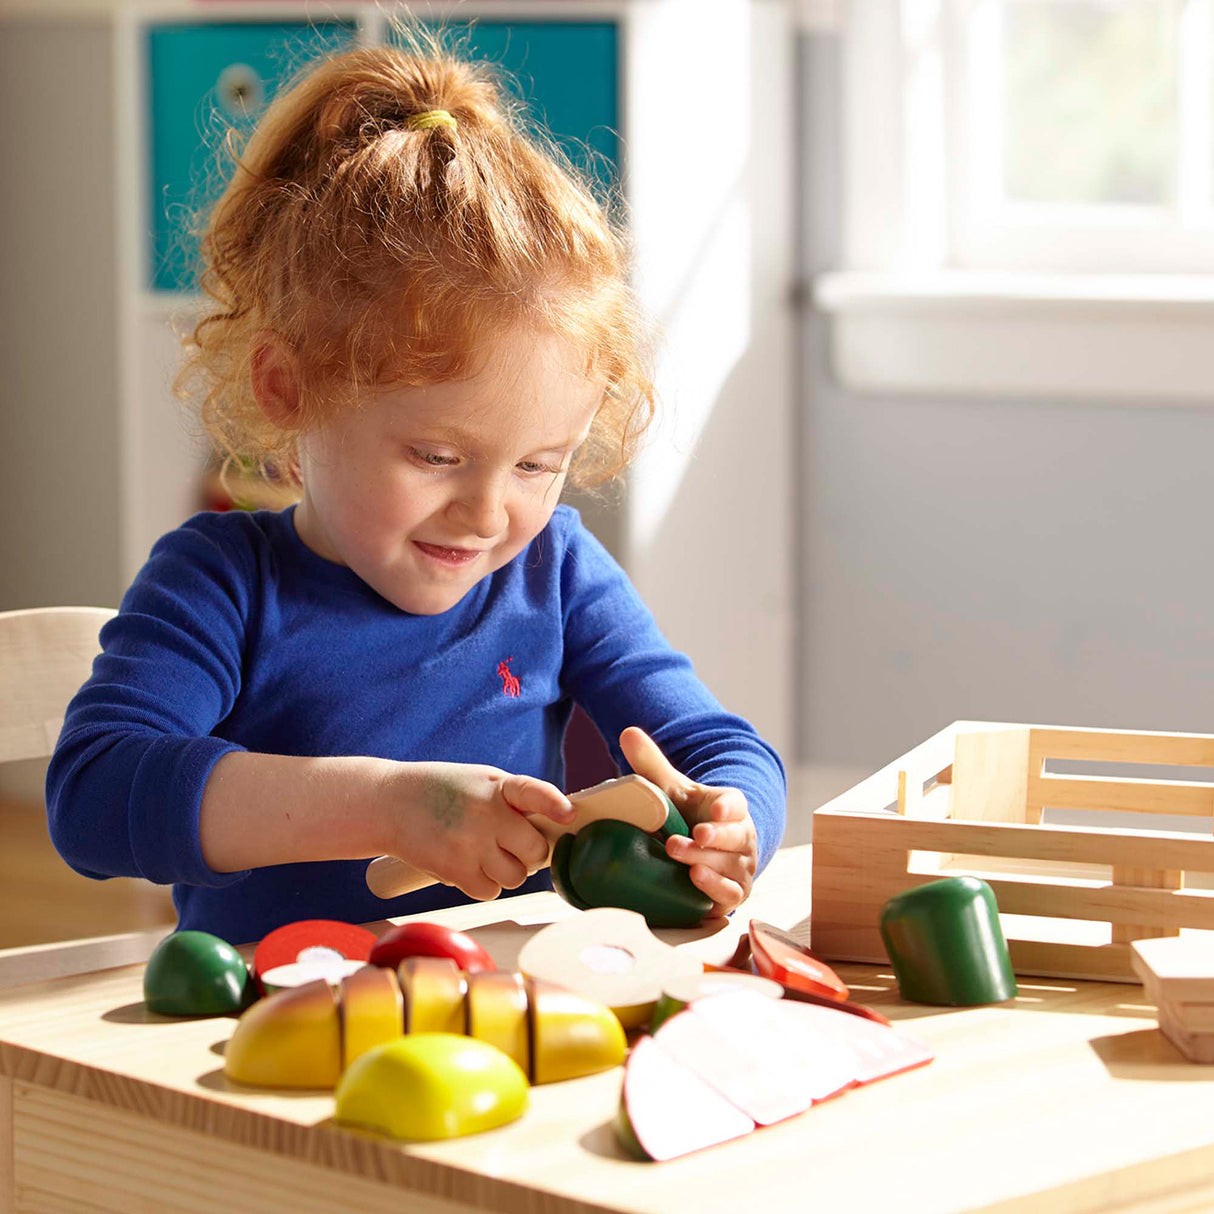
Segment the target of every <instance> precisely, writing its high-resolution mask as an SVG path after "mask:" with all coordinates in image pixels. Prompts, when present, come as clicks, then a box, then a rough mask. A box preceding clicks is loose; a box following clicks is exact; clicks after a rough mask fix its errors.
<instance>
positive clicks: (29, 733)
mask: <svg viewBox="0 0 1214 1214" xmlns="http://www.w3.org/2000/svg"><path fill="white" fill-rule="evenodd" d="M114 614H115V612H113V611H111V610H110V609H109V608H106V607H36V608H34V609H32V610H30V611H3V612H0V763H12V762H15V761H16V760H18V759H45V758H47V757H49V756H50V754H51V753H52V752H53V751H54V749H55V742H56V741H57V740H58V737H59V731H60V729H61V728H62V727H63V714H64V712H65V711H66V710H67V706H68V702H69V701H70V700H71V698H72V696H73V695H75V693H76V692H77V691H78V690H79V689H80V685H81V684H82V683H83V682H84V681H85V679H87V678H88V677H89V674H90V673H91V671H92V667H93V659H94V658H95V657H96V656H97V654H98V653H99V652H100V651H101V644H100V642H99V641H98V639H97V634H98V633H99V632H100V631H101V626H102V624H104V623H105V622H106V620H108V619H110V618H111V617H112V616H113V615H114Z"/></svg>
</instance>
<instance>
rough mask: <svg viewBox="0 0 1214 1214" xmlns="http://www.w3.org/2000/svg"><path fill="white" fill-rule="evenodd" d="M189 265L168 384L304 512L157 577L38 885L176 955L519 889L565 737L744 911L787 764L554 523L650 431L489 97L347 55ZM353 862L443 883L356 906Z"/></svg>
mask: <svg viewBox="0 0 1214 1214" xmlns="http://www.w3.org/2000/svg"><path fill="white" fill-rule="evenodd" d="M203 251H204V257H205V260H206V264H207V272H206V275H205V278H204V283H205V285H206V287H207V290H208V293H209V295H210V297H211V298H212V300H213V307H212V308H211V310H210V313H209V315H207V316H206V317H205V318H204V319H203V320H202V321H201V323H200V324H199V325H198V326H197V328H196V330H195V332H194V334H193V338H192V339H191V341H190V342H189V343H188V347H189V353H188V359H187V364H186V368H185V374H187V375H190V376H193V377H195V378H199V379H200V380H201V382H202V384H203V386H204V393H203V395H204V402H203V418H204V421H205V423H206V426H207V428H208V431H209V433H210V434H211V435H212V437H213V438H214V439H215V440H216V442H217V443H218V444H219V446H220V447H221V449H223V450H225V451H226V452H227V453H228V454H229V455H232V456H238V457H241V458H243V459H256V460H260V461H262V462H263V463H270V462H272V463H274V464H275V465H276V466H277V467H278V468H279V469H287V470H289V472H290V474H291V475H292V476H293V477H294V478H296V479H297V481H298V484H299V487H300V491H301V500H300V501H299V504H298V506H295V507H292V508H290V509H287V510H285V511H283V512H281V513H272V512H268V511H263V512H257V513H252V514H246V513H240V512H233V513H230V514H200V515H197V516H195V517H194V518H192V519H190V520H189V521H188V522H187V523H185V524H184V525H183V526H182V527H180V528H179V529H178V530H176V531H174V532H172V533H170V534H169V535H167V536H165V537H164V538H163V539H161V540H160V541H159V542H158V543H157V545H156V546H155V547H154V549H153V550H152V553H151V556H150V558H149V560H148V562H147V564H146V565H145V566H144V568H143V570H142V571H141V572H140V573H139V575H138V577H137V578H136V579H135V582H134V584H133V585H132V586H131V588H130V590H129V591H128V592H127V594H126V596H125V597H124V599H123V603H122V608H121V611H120V613H119V614H118V616H117V617H116V618H115V619H114V620H113V621H111V622H110V623H109V624H107V625H106V627H105V629H104V630H103V631H102V645H103V652H102V654H101V656H100V657H99V658H98V659H97V662H96V664H95V666H94V671H93V675H92V677H91V679H90V680H89V681H88V683H86V684H85V686H84V687H83V688H82V689H81V691H80V692H79V693H78V694H77V696H76V698H75V699H74V700H73V702H72V704H71V706H70V708H69V710H68V714H67V719H66V721H65V723H64V728H63V733H62V735H61V737H60V740H59V745H58V749H57V751H56V753H55V756H54V758H53V760H52V763H51V767H50V771H49V774H48V779H47V804H48V807H49V814H50V823H51V830H52V836H53V838H54V841H55V844H56V846H57V847H58V848H59V850H60V852H61V853H62V855H63V856H64V858H65V859H66V860H67V861H68V862H69V863H70V864H71V865H72V866H73V867H74V868H76V869H77V870H78V871H80V872H82V873H86V874H88V875H90V876H94V877H107V876H118V875H138V876H142V877H146V878H148V879H149V880H152V881H156V882H161V883H172V884H173V886H174V899H175V902H176V905H177V910H178V913H179V917H180V926H181V927H182V928H200V929H204V930H207V931H211V932H214V933H216V934H217V935H219V936H221V937H223V938H225V939H227V940H230V941H232V942H235V943H242V942H248V941H253V940H257V939H258V938H260V937H261V936H262V935H264V934H265V933H266V932H268V931H270V930H271V929H272V928H274V927H277V926H278V925H280V924H282V923H286V922H289V921H291V920H296V919H305V918H336V919H345V920H349V921H354V922H358V921H366V920H372V919H380V918H383V917H385V916H391V915H400V914H405V913H412V912H418V911H426V910H431V909H434V908H437V907H441V906H447V905H451V904H453V903H455V902H459V901H464V900H466V899H465V896H466V897H468V898H482V899H487V898H494V897H496V896H497V895H498V894H499V893H501V892H502V890H504V889H505V890H517V891H519V892H523V891H526V890H529V889H534V888H543V887H546V885H547V873H546V872H542V873H540V874H537V875H536V876H535V877H532V878H530V879H529V878H528V872H529V871H531V870H532V869H534V868H535V867H536V866H537V865H538V864H540V863H541V862H542V861H543V859H544V857H545V856H546V854H547V853H546V844H545V842H544V840H543V838H542V836H541V835H540V833H539V832H538V831H537V830H535V829H534V827H533V826H532V825H531V824H530V823H529V822H528V821H527V819H526V818H525V817H524V816H523V814H524V813H541V814H547V815H548V816H550V817H552V818H554V819H556V820H558V821H560V820H566V819H568V817H569V816H570V815H571V813H572V809H571V806H570V804H569V801H568V800H567V798H566V797H565V795H564V794H563V793H562V792H561V791H560V786H561V783H562V779H563V766H562V756H561V743H562V737H563V734H564V730H565V726H566V724H567V722H568V720H569V716H570V712H571V710H572V706H573V704H574V703H578V704H581V705H583V706H584V707H585V709H586V710H587V711H588V712H589V714H590V716H591V717H592V718H593V720H594V721H595V722H596V724H597V725H598V727H599V729H600V731H601V732H602V733H603V735H604V737H605V738H607V739H610V740H615V739H618V745H614V746H613V747H612V751H613V754H614V757H615V759H616V761H617V763H620V764H621V765H622V766H624V767H625V769H626V768H627V767H631V768H632V769H633V770H635V771H637V772H639V773H640V774H642V775H644V776H646V777H648V778H649V779H651V780H653V781H654V782H655V783H657V784H659V785H660V786H661V787H663V788H664V789H665V790H666V791H667V792H668V793H669V794H670V795H671V797H672V798H673V799H674V801H675V803H676V805H678V806H679V807H680V808H681V809H682V810H683V812H684V814H685V815H686V816H687V817H688V818H689V819H690V820H691V821H692V822H694V823H697V825H695V826H694V828H693V837H692V838H691V839H677V838H676V839H671V840H670V841H669V843H668V845H667V848H668V852H669V854H670V855H671V856H672V857H674V858H675V859H677V860H679V861H682V862H683V863H686V864H688V865H690V874H691V878H692V880H693V882H694V883H695V884H696V885H697V886H699V888H700V889H701V890H703V891H704V892H705V893H706V894H708V895H709V896H710V897H711V898H712V899H713V902H714V904H715V905H714V913H717V914H724V913H727V912H729V911H730V910H732V909H733V908H734V907H736V906H737V905H738V904H739V903H740V902H742V901H743V899H745V897H746V896H747V893H748V892H749V890H750V886H751V882H752V880H753V878H754V876H755V874H756V872H757V871H758V870H760V869H761V868H762V866H763V865H764V864H765V863H766V861H767V860H768V859H769V858H770V856H771V854H772V852H773V851H774V850H775V848H776V846H777V844H778V842H779V839H780V836H781V833H782V830H783V815H784V775H783V770H782V767H781V765H780V761H779V759H778V757H777V756H776V754H775V753H774V751H773V750H772V749H771V748H770V747H769V746H768V745H767V744H766V743H764V742H763V741H762V740H761V739H760V738H759V737H758V736H757V735H756V734H755V732H754V730H753V729H752V728H751V727H750V726H749V725H748V724H747V723H746V722H745V721H743V720H741V719H739V718H738V717H735V716H731V715H729V714H727V713H726V712H725V710H724V709H723V708H722V707H721V705H720V704H719V703H718V702H717V701H716V700H715V699H714V698H713V696H712V695H711V694H710V693H709V692H708V691H707V690H706V689H705V688H704V687H703V685H702V684H701V683H700V682H699V681H698V680H697V679H696V677H695V675H694V674H693V672H692V668H691V664H690V662H689V661H688V660H687V658H686V657H684V656H682V655H680V654H678V653H676V652H674V651H673V650H672V649H671V648H670V647H669V645H668V644H667V643H666V641H665V640H664V639H663V637H662V636H661V634H660V633H659V631H658V629H657V627H656V626H655V624H654V621H653V619H652V617H651V616H650V614H649V613H648V611H647V610H646V609H645V607H644V606H643V605H642V603H641V602H640V600H639V599H638V597H637V595H636V593H635V591H634V590H633V589H632V587H631V586H630V585H629V583H628V581H627V579H626V577H625V575H624V574H623V573H622V571H621V570H620V569H619V567H618V566H617V565H616V564H615V563H614V562H613V561H612V560H611V558H610V557H609V556H608V555H607V553H606V552H605V551H604V549H603V548H602V547H601V546H600V545H599V544H598V542H597V541H596V540H595V539H594V537H593V536H591V535H590V534H589V533H588V532H587V531H586V530H585V529H584V528H583V526H582V524H581V522H580V520H579V518H578V515H577V514H576V512H574V511H573V510H571V509H569V508H568V507H558V505H557V501H558V498H559V496H560V493H561V489H562V487H563V486H564V484H565V481H566V479H568V480H570V482H571V483H573V484H582V485H589V484H594V483H601V482H602V481H604V480H606V479H608V478H610V477H611V476H612V475H614V474H615V473H617V472H618V471H619V470H620V469H621V468H622V467H623V465H624V464H625V463H626V462H627V459H628V458H629V457H630V455H631V454H632V452H633V450H634V448H635V445H636V442H637V439H638V438H639V436H640V434H641V433H642V432H643V430H644V429H645V426H646V424H647V422H648V419H649V413H650V411H651V410H650V402H651V400H652V387H651V384H650V381H649V379H648V377H647V374H646V370H645V366H644V362H643V359H642V355H641V351H640V345H641V343H640V339H639V332H640V326H639V323H638V320H637V316H636V313H635V311H634V306H633V303H632V301H631V298H630V295H629V292H628V289H627V286H626V273H627V269H626V262H625V253H624V249H623V245H622V242H621V240H620V239H619V237H618V236H617V235H616V234H615V233H614V232H613V231H612V228H611V226H610V224H609V223H608V221H607V219H606V218H605V216H604V214H603V212H602V210H601V209H600V207H599V206H598V205H597V204H596V202H595V201H594V199H593V198H592V196H591V195H590V194H589V193H588V192H587V190H586V189H585V188H583V187H582V186H581V185H579V184H577V183H576V182H575V181H574V180H572V178H571V176H570V175H569V174H568V173H566V172H565V171H563V170H562V169H561V168H560V167H559V166H558V165H557V164H556V163H555V162H554V160H553V159H552V158H550V157H549V156H547V155H546V154H545V153H544V152H542V151H541V150H539V149H538V148H537V147H536V146H535V145H534V144H533V143H532V142H530V141H529V140H528V139H527V138H526V137H525V136H524V135H522V134H521V133H520V130H519V128H518V127H517V125H516V123H515V122H514V120H513V119H512V118H511V117H510V116H509V115H507V114H505V113H504V112H503V109H502V106H501V104H500V101H499V98H498V96H497V94H496V92H495V90H494V87H493V85H492V83H491V82H490V79H489V78H488V77H487V76H486V75H485V74H484V73H483V72H482V71H481V70H480V69H478V68H476V67H474V66H472V65H469V64H465V63H461V62H459V61H458V60H455V59H452V58H449V57H447V56H445V55H443V54H442V53H440V52H438V51H434V50H430V51H427V52H425V53H417V52H403V51H397V50H392V49H387V48H376V49H360V50H355V51H351V52H348V53H345V54H342V55H339V56H336V57H334V58H332V59H330V60H329V61H327V62H325V63H324V64H322V65H321V66H319V67H316V68H315V69H313V70H312V71H311V72H310V73H309V74H308V75H306V76H305V77H304V78H303V79H302V80H301V81H300V82H299V83H298V84H297V85H296V86H295V87H294V88H293V89H291V90H290V91H289V92H287V93H286V94H285V95H283V96H282V97H281V98H280V99H279V100H278V101H276V102H275V103H274V105H273V106H271V108H270V110H269V111H268V112H267V114H266V116H265V118H264V120H263V121H262V123H261V124H260V126H259V128H258V130H257V132H256V133H255V134H254V136H253V137H252V139H251V140H250V142H249V144H248V146H247V148H246V150H245V152H244V154H243V156H242V157H241V161H240V164H239V167H238V169H237V172H236V175H235V178H234V179H233V181H232V182H231V184H230V186H229V187H228V189H227V191H226V192H225V194H224V195H223V197H222V198H221V199H220V201H219V203H218V205H217V207H216V208H215V210H214V212H213V215H212V216H211V220H210V224H209V228H208V230H207V232H206V235H205V238H204V242H203ZM520 811H522V812H520ZM381 853H386V854H391V855H395V856H399V857H401V858H402V859H404V860H406V861H408V862H409V863H411V864H413V865H414V866H416V867H418V868H421V869H424V870H425V871H427V872H429V873H431V874H433V875H434V876H435V877H436V878H438V880H439V881H440V882H441V883H442V884H439V885H436V886H432V887H430V888H428V889H425V890H421V891H418V892H417V893H415V894H411V895H407V896H405V897H403V898H400V899H396V900H392V901H388V902H384V901H381V900H380V899H378V898H376V897H375V896H374V895H373V894H371V893H370V891H369V890H368V889H367V887H366V882H365V872H366V867H367V860H368V858H369V857H373V856H376V855H379V854H381ZM451 887H455V888H451Z"/></svg>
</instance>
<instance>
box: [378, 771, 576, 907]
mask: <svg viewBox="0 0 1214 1214" xmlns="http://www.w3.org/2000/svg"><path fill="white" fill-rule="evenodd" d="M381 805H382V806H383V810H384V812H385V813H386V815H387V818H388V822H389V830H388V835H389V838H391V839H392V841H393V842H392V845H391V847H390V849H389V850H390V851H391V854H392V855H395V856H399V857H400V858H401V859H403V860H407V861H408V862H409V863H410V864H412V865H414V866H415V867H417V868H420V869H423V870H424V871H426V872H428V873H430V874H431V875H433V876H435V877H437V878H438V879H439V881H441V882H442V883H443V884H444V885H454V886H457V887H458V888H459V889H462V890H463V891H464V893H466V894H467V895H468V896H469V897H470V898H478V899H481V900H482V901H489V900H490V899H492V898H496V897H497V896H498V894H500V893H501V892H502V890H503V889H517V888H518V886H520V885H522V883H523V882H524V881H525V880H526V879H527V877H528V876H529V875H530V874H531V873H533V872H535V871H536V869H538V868H541V867H542V866H543V864H544V862H545V861H546V860H547V859H548V841H547V839H545V838H544V836H543V835H542V834H540V832H539V831H538V830H536V829H535V827H534V826H532V825H531V823H530V822H528V821H527V819H526V817H525V816H524V815H526V814H543V815H545V816H546V817H549V818H551V819H553V821H555V822H568V821H569V819H570V818H572V817H573V806H572V804H570V801H569V798H568V797H566V796H565V794H564V793H563V792H561V790H560V789H559V788H557V787H556V785H554V784H549V783H547V781H545V780H537V779H535V778H534V777H532V776H515V775H511V774H510V773H509V772H505V771H500V770H499V769H498V768H496V767H482V766H479V765H477V764H472V763H392V764H391V765H390V768H389V770H388V771H387V774H386V776H385V779H384V786H383V788H382V790H381Z"/></svg>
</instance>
